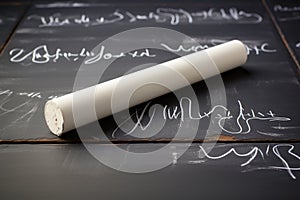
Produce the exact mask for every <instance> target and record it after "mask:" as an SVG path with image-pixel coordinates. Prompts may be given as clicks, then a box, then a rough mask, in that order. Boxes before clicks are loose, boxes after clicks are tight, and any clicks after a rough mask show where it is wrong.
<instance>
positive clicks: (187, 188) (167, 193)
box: [0, 143, 300, 200]
mask: <svg viewBox="0 0 300 200" xmlns="http://www.w3.org/2000/svg"><path fill="white" fill-rule="evenodd" d="M162 145H163V144H131V145H128V144H124V145H120V146H119V147H122V148H126V149H129V150H130V151H141V150H142V151H148V150H151V149H153V148H160V147H161V146H162ZM181 145H182V144H181ZM181 145H180V144H177V145H173V148H172V149H173V150H170V152H169V153H170V154H169V155H168V154H167V153H166V154H165V157H166V159H173V158H172V152H176V151H178V150H179V149H180V148H181ZM276 145H278V144H270V152H269V154H268V156H267V155H266V153H265V152H266V149H267V146H268V144H257V143H252V144H227V145H226V144H218V145H217V147H216V148H215V149H214V150H213V151H212V152H210V155H213V156H219V155H222V154H224V153H226V152H227V151H228V150H229V149H230V148H235V149H236V151H237V152H238V153H241V154H242V153H247V152H249V151H250V150H251V149H253V148H259V149H260V150H261V151H262V152H263V155H264V156H265V157H264V159H263V158H262V156H261V155H260V154H258V155H257V156H256V157H255V158H254V160H253V161H251V162H250V164H249V165H247V166H240V165H241V164H243V163H245V162H246V161H247V160H249V159H250V157H240V158H239V157H237V156H236V155H234V154H233V153H231V154H229V155H228V156H226V157H225V158H223V159H219V160H211V159H207V158H204V159H202V160H203V162H200V163H197V164H196V162H195V161H199V158H198V157H197V156H198V153H199V149H200V148H199V146H198V144H194V145H193V146H191V148H190V149H189V150H188V151H187V152H186V153H185V154H184V155H183V156H182V157H181V158H179V159H178V161H177V163H176V164H171V165H170V166H168V167H167V168H164V169H162V170H159V171H156V172H152V173H146V174H127V173H123V172H118V171H115V170H112V169H110V168H108V167H106V166H104V165H103V164H101V163H99V162H98V161H97V160H95V159H94V158H93V157H91V155H89V154H88V153H87V151H86V150H85V149H84V148H83V147H82V146H81V145H1V146H0V159H1V165H0V178H1V179H0V180H1V181H0V191H1V199H3V200H4V199H84V198H88V199H123V198H124V197H125V198H129V199H141V198H143V199H186V198H189V199H220V198H224V199H285V198H288V199H299V192H298V189H299V181H298V178H300V173H299V172H297V171H296V172H295V171H293V173H294V175H295V176H296V178H297V179H292V178H291V176H290V175H289V174H288V172H287V171H286V170H275V169H263V168H264V167H268V166H278V167H281V166H284V165H283V163H282V162H281V161H280V159H279V158H278V157H277V156H276V155H275V154H274V153H273V152H272V148H273V147H274V146H276ZM281 145H282V144H281ZM294 146H295V149H293V153H295V154H297V155H299V153H300V151H299V150H300V146H299V144H294ZM98 148H103V149H105V147H104V146H102V147H101V145H99V146H98ZM278 149H279V151H280V155H281V156H282V157H283V158H284V159H289V160H288V163H289V165H290V166H293V167H299V164H300V162H299V160H298V159H297V158H295V157H293V156H291V155H290V154H289V153H288V150H289V149H290V147H283V146H281V147H279V148H278ZM155 162H157V161H156V160H149V162H148V163H143V164H147V165H151V164H153V163H155ZM122 163H123V165H126V164H128V160H127V159H126V158H125V159H124V160H123V162H122ZM258 168H260V169H258Z"/></svg>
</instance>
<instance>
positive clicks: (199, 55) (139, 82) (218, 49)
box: [44, 40, 247, 136]
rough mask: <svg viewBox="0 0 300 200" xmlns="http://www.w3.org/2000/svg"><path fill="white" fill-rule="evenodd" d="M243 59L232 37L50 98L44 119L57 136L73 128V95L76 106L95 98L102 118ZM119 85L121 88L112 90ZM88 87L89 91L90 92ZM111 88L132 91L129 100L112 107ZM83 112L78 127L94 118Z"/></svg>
mask: <svg viewBox="0 0 300 200" xmlns="http://www.w3.org/2000/svg"><path fill="white" fill-rule="evenodd" d="M246 60H247V51H246V47H245V45H244V44H243V43H242V42H241V41H238V40H233V41H230V42H227V43H224V44H221V45H218V46H214V47H211V48H208V49H206V50H203V51H200V52H195V53H192V54H189V55H187V56H183V57H180V58H177V59H174V60H171V61H167V62H164V63H162V64H158V65H155V66H153V67H149V68H147V69H144V70H140V71H137V72H134V73H131V74H127V75H124V76H122V77H119V78H115V79H112V80H109V81H106V82H104V83H100V84H98V85H95V86H91V87H89V88H86V89H83V90H79V91H76V92H74V93H70V94H67V95H64V96H62V97H59V98H55V99H52V100H50V101H48V102H46V105H45V108H44V112H45V113H44V114H45V119H46V123H47V125H48V127H49V129H50V131H51V132H52V133H54V134H55V135H58V136H60V135H61V134H62V133H65V132H67V131H70V130H72V129H74V128H75V123H74V113H73V112H74V109H73V102H74V96H75V95H76V98H77V99H76V103H77V105H76V106H82V107H84V106H85V105H88V104H90V102H91V99H95V101H94V103H95V112H96V116H97V119H101V118H104V117H107V116H109V115H111V114H113V113H115V112H119V111H122V110H124V109H126V108H127V107H131V106H135V105H138V104H140V103H143V102H145V101H148V100H150V99H153V98H156V97H158V96H161V95H164V94H166V93H168V92H170V91H175V90H177V89H180V88H183V87H185V86H187V85H188V84H193V83H195V82H198V81H201V80H203V79H206V78H209V77H212V76H215V75H217V74H219V73H222V72H225V71H228V70H230V69H233V68H235V67H238V66H240V65H243V64H245V62H246ZM170 71H174V72H176V73H177V74H179V75H180V76H182V77H184V79H185V80H186V82H184V81H180V80H178V78H177V77H178V76H172V77H170ZM166 80H168V81H167V82H168V87H167V88H166V87H165V86H164V85H165V84H166ZM118 84H119V85H118ZM120 85H121V87H122V89H119V90H115V89H116V88H117V87H119V86H120ZM137 86H138V87H137ZM91 90H92V91H93V92H92V93H91V92H89V91H91ZM114 91H117V92H118V96H119V97H122V96H123V95H124V96H126V95H128V94H132V92H133V91H135V92H134V94H133V95H132V97H131V99H130V101H129V103H128V102H127V103H119V104H114V108H112V101H113V99H112V97H113V94H114ZM87 94H93V95H87ZM82 115H83V116H84V117H81V118H80V120H79V122H78V121H76V126H77V127H79V126H83V125H86V124H89V123H91V122H93V121H95V114H92V113H89V112H87V113H82Z"/></svg>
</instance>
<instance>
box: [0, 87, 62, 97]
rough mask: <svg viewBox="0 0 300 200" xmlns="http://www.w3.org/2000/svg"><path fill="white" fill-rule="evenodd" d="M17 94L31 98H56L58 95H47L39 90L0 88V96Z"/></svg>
mask: <svg viewBox="0 0 300 200" xmlns="http://www.w3.org/2000/svg"><path fill="white" fill-rule="evenodd" d="M13 94H14V95H17V96H24V97H28V98H31V99H35V98H36V99H54V98H57V97H58V95H50V96H47V95H45V94H42V93H41V92H27V91H26V92H24V91H22V92H16V91H12V90H8V89H7V90H0V96H2V95H7V96H11V95H13Z"/></svg>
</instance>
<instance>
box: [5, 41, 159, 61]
mask: <svg viewBox="0 0 300 200" xmlns="http://www.w3.org/2000/svg"><path fill="white" fill-rule="evenodd" d="M9 55H10V56H11V58H10V61H11V62H14V63H19V62H23V61H25V60H26V59H29V60H30V61H31V62H32V63H36V64H45V63H48V62H50V61H52V62H57V61H58V60H59V59H65V60H67V61H73V62H76V61H78V60H79V59H80V58H87V59H86V60H85V61H84V63H85V64H92V63H95V62H98V61H101V60H109V59H112V58H121V57H124V56H130V57H132V58H140V57H155V56H156V55H154V54H152V53H151V52H150V50H149V49H143V50H136V51H133V52H129V53H124V52H120V53H117V54H113V53H111V52H106V51H105V47H104V46H101V47H100V50H99V51H98V52H93V51H87V50H86V48H82V49H80V50H79V51H77V52H75V51H74V52H70V51H63V50H62V49H61V48H57V49H56V50H55V51H54V53H50V52H49V49H48V46H47V45H40V46H38V47H35V48H34V49H33V50H31V51H29V52H25V50H24V49H23V48H14V49H12V50H10V51H9Z"/></svg>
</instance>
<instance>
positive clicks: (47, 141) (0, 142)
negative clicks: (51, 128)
mask: <svg viewBox="0 0 300 200" xmlns="http://www.w3.org/2000/svg"><path fill="white" fill-rule="evenodd" d="M84 142H85V143H91V144H168V143H170V142H172V143H174V144H184V143H187V144H190V143H195V144H197V143H300V139H283V140H272V139H240V140H208V141H205V142H204V141H203V140H193V141H189V140H175V141H172V140H171V139H167V140H162V139H160V140H112V141H111V142H107V141H94V140H86V141H84ZM81 143H82V141H81V140H60V139H32V140H26V139H25V140H22V139H21V140H0V145H3V144H81Z"/></svg>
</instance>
